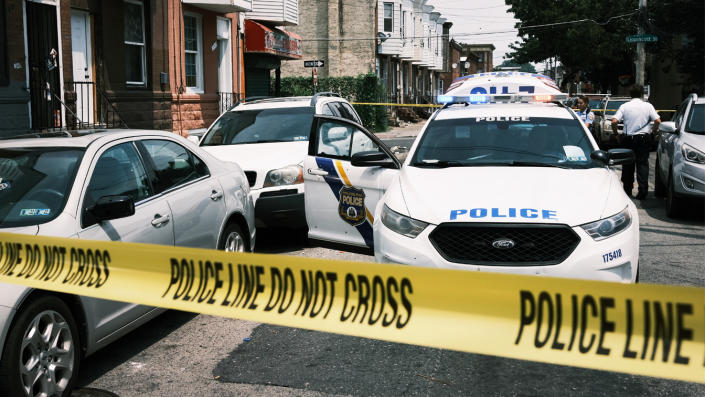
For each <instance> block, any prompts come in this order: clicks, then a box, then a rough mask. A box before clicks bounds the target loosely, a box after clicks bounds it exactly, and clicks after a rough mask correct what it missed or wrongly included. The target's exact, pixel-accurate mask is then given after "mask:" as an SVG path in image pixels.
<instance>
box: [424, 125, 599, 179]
mask: <svg viewBox="0 0 705 397" xmlns="http://www.w3.org/2000/svg"><path fill="white" fill-rule="evenodd" d="M488 119H489V120H488ZM497 119H504V120H497ZM507 119H511V120H507ZM592 151H593V148H592V145H591V143H590V141H589V139H588V137H587V135H586V134H585V131H584V130H583V128H582V126H581V125H580V122H579V121H578V120H575V119H555V118H543V117H506V118H497V117H487V118H485V117H478V118H474V117H471V118H464V119H453V120H435V121H432V122H431V124H429V126H428V129H427V131H426V132H425V133H424V135H423V136H422V138H421V141H420V142H419V146H418V148H417V149H416V152H415V153H414V154H413V157H412V160H411V165H412V166H417V167H446V166H459V167H473V166H537V167H541V166H547V167H550V166H556V167H561V168H590V167H598V166H604V164H598V163H596V162H593V160H591V159H590V154H591V153H592Z"/></svg>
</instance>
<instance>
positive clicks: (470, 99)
mask: <svg viewBox="0 0 705 397" xmlns="http://www.w3.org/2000/svg"><path fill="white" fill-rule="evenodd" d="M436 100H437V101H438V103H442V104H447V103H473V104H477V103H488V102H489V101H490V96H489V95H485V94H474V95H470V96H452V95H439V96H438V97H437V98H436Z"/></svg>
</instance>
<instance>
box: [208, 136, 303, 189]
mask: <svg viewBox="0 0 705 397" xmlns="http://www.w3.org/2000/svg"><path fill="white" fill-rule="evenodd" d="M201 149H203V150H205V151H207V152H209V153H210V154H212V155H213V156H215V157H217V158H218V159H220V160H223V161H233V162H235V163H237V164H239V165H240V167H241V168H242V169H243V170H244V171H257V180H258V181H259V180H260V174H262V177H264V174H266V173H267V171H270V170H274V169H277V168H281V167H286V166H288V165H295V164H301V162H302V161H303V160H304V158H305V157H306V153H308V141H299V142H276V143H255V144H249V145H248V144H245V145H220V146H201Z"/></svg>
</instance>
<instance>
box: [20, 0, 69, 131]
mask: <svg viewBox="0 0 705 397" xmlns="http://www.w3.org/2000/svg"><path fill="white" fill-rule="evenodd" d="M25 4H26V12H27V51H28V54H27V55H28V57H27V58H28V59H27V60H28V63H29V96H30V110H31V112H32V129H34V130H46V129H53V128H61V127H63V123H62V117H61V78H60V75H59V67H60V65H61V61H60V59H59V38H58V34H57V30H56V6H53V5H47V4H42V3H35V2H32V1H28V2H26V3H25Z"/></svg>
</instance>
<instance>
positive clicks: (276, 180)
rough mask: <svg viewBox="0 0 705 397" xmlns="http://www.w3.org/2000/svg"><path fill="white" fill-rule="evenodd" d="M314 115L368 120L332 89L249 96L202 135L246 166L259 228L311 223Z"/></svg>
mask: <svg viewBox="0 0 705 397" xmlns="http://www.w3.org/2000/svg"><path fill="white" fill-rule="evenodd" d="M314 115H327V116H336V117H341V118H344V119H348V120H350V121H353V122H355V123H358V124H361V123H362V122H361V120H360V116H358V114H357V112H356V111H355V109H353V107H352V106H351V105H350V103H349V102H348V101H346V100H345V99H343V98H341V97H340V96H339V95H337V94H334V93H331V92H321V93H317V94H315V95H314V96H312V97H310V96H308V97H284V98H258V99H251V100H248V99H245V100H244V101H243V102H242V103H240V104H238V105H236V106H234V107H232V108H231V109H229V110H228V111H227V112H225V113H223V114H222V115H221V116H220V117H219V118H218V119H217V120H216V121H215V122H214V123H213V125H211V126H210V128H209V129H208V131H207V132H206V133H205V134H204V136H203V138H201V141H200V143H199V146H201V148H203V149H205V150H206V151H207V152H209V153H211V154H212V155H214V156H215V157H218V158H220V159H221V160H225V161H235V162H237V163H238V164H239V165H240V166H241V167H242V169H243V170H245V174H246V175H247V179H248V181H249V183H250V188H251V190H250V195H251V197H252V200H253V202H254V203H255V218H256V221H257V227H278V228H287V229H298V228H304V227H306V215H305V209H304V184H303V181H304V178H303V161H304V157H306V153H307V151H308V146H309V143H308V138H309V134H310V133H311V124H312V122H313V118H314Z"/></svg>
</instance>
